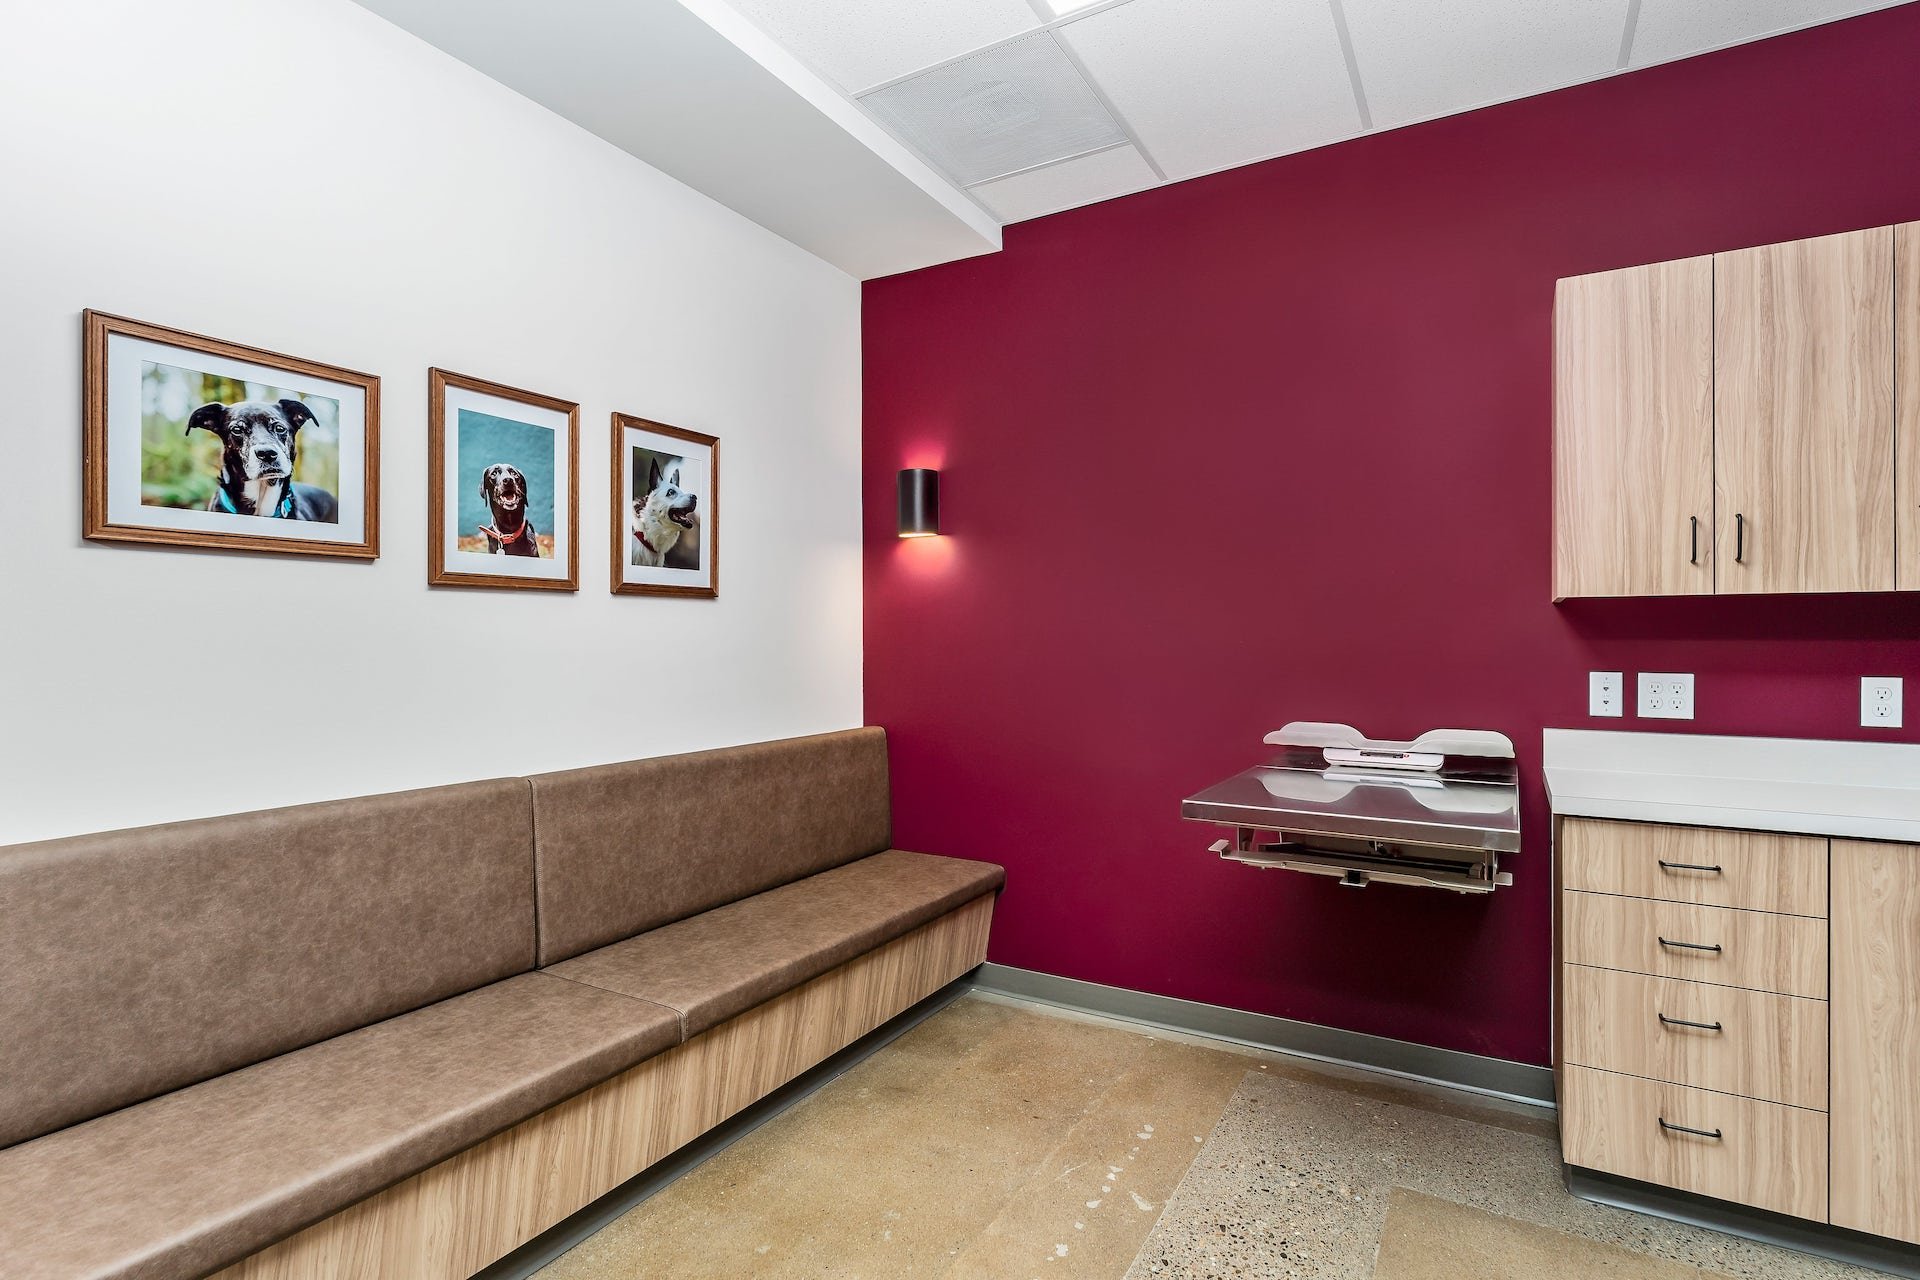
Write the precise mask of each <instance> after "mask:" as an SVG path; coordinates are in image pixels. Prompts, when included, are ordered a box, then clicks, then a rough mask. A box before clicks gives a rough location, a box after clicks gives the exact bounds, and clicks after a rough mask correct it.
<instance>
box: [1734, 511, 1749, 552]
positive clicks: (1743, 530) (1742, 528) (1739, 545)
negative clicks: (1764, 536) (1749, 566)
mask: <svg viewBox="0 0 1920 1280" xmlns="http://www.w3.org/2000/svg"><path fill="white" fill-rule="evenodd" d="M1746 560H1747V518H1746V517H1745V516H1743V515H1741V514H1740V513H1739V512H1738V511H1736V512H1734V513H1733V562H1734V563H1735V564H1745V563H1746Z"/></svg>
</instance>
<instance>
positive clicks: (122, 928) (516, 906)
mask: <svg viewBox="0 0 1920 1280" xmlns="http://www.w3.org/2000/svg"><path fill="white" fill-rule="evenodd" d="M528 794H529V793H528V784H527V781H526V779H524V778H512V779H505V780H501V781H494V782H474V783H465V784H462V785H459V786H451V787H436V788H434V789H431V790H427V791H413V792H403V793H400V794H396V795H384V796H367V797H362V798H358V799H353V800H340V801H335V802H331V803H327V804H314V805H302V806H299V807H297V808H291V809H272V810H267V811H264V812H260V813H244V814H236V815H234V816H231V817H222V818H209V819H204V820H199V821H193V822H177V823H171V824H168V825H166V826H158V827H143V828H139V829H136V830H131V831H115V832H108V833H106V834H103V835H88V836H76V837H73V838H71V839H66V840H48V841H42V842H40V843H37V844H25V845H16V846H13V847H12V848H7V849H0V1146H6V1145H9V1144H11V1143H15V1142H20V1141H24V1140H25V1139H27V1138H31V1137H35V1136H37V1135H39V1134H42V1133H47V1132H49V1131H51V1130H54V1129H58V1128H61V1127H63V1126H65V1125H69V1124H73V1123H75V1122H77V1121H80V1120H85V1119H89V1118H91V1117H93V1116H96V1115H99V1114H101V1113H102V1112H106V1111H110V1110H113V1109H115V1108H118V1107H122V1106H126V1105H128V1104H129V1103H133V1102H138V1101H141V1100H143V1099H145V1098H150V1097H153V1096H154V1095H156V1094H159V1093H164V1092H166V1091H168V1090H171V1089H177V1088H180V1087H182V1086H185V1085H188V1084H192V1083H194V1082H196V1081H199V1080H204V1079H207V1078H209V1077H212V1076H215V1075H219V1074H221V1073H223V1072H227V1071H231V1070H234V1069H236V1068H238V1067H242V1066H245V1065H248V1064H250V1063H254V1062H258V1061H261V1060H262V1059H265V1058H269V1057H272V1056H273V1055H275V1054H279V1053H285V1052H287V1051H288V1050H291V1049H296V1048H299V1047H301V1046H304V1045H308V1044H312V1043H314V1042H316V1041H319V1040H323V1039H326V1038H327V1037H329V1036H333V1035H337V1034H339V1033H341V1032H343V1031H348V1030H351V1029H353V1028H355V1027H359V1026H363V1025H366V1024H367V1023H371V1022H377V1021H379V1020H380V1019H382V1018H388V1017H392V1016H393V1015H395V1014H399V1013H404V1012H406V1011H408V1010H410V1009H415V1008H418V1007H420V1006H422V1005H425V1004H430V1003H432V1002H433V1001H436V1000H440V999H444V998H446V997H448V996H451V995H456V994H458V993H460V992H462V991H468V990H471V989H473V988H475V987H479V986H483V985H485V984H486V983H489V982H493V981H496V980H498V979H500V978H505V977H508V976H511V975H512V974H515V973H521V972H524V971H526V970H527V969H529V968H531V967H532V964H533V932H534V929H533V834H532V822H531V817H532V806H531V804H530V802H529V798H528Z"/></svg>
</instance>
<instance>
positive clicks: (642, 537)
mask: <svg viewBox="0 0 1920 1280" xmlns="http://www.w3.org/2000/svg"><path fill="white" fill-rule="evenodd" d="M633 536H634V537H636V538H638V539H640V545H641V546H643V547H645V548H646V549H647V550H649V551H652V552H653V554H655V555H659V554H660V553H659V552H658V551H656V550H654V546H653V544H652V543H651V542H648V541H647V535H646V534H644V533H642V532H640V531H639V530H638V529H635V530H634V531H633Z"/></svg>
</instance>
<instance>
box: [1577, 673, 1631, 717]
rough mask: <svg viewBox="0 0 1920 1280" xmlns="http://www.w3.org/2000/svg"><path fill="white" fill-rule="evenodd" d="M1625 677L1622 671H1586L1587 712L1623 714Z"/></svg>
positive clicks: (1593, 713) (1612, 714)
mask: <svg viewBox="0 0 1920 1280" xmlns="http://www.w3.org/2000/svg"><path fill="white" fill-rule="evenodd" d="M1626 688H1627V677H1626V673H1625V672H1623V671H1589V672H1587V714H1588V715H1590V716H1623V715H1625V714H1627V708H1626Z"/></svg>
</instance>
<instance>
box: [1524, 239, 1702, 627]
mask: <svg viewBox="0 0 1920 1280" xmlns="http://www.w3.org/2000/svg"><path fill="white" fill-rule="evenodd" d="M1553 347H1554V358H1553V365H1554V374H1553V432H1554V434H1553V470H1554V483H1553V513H1554V530H1553V538H1554V553H1553V594H1554V598H1555V599H1556V600H1558V599H1565V598H1567V597H1569V596H1656V595H1690V594H1700V595H1703V594H1706V593H1708V592H1711V591H1712V590H1713V260H1712V259H1711V258H1688V259H1685V260H1683V261H1680V262H1659V263H1655V264H1653V265H1652V266H1647V267H1629V268H1627V269H1626V270H1624V271H1606V272H1602V273H1600V274H1598V275H1590V276H1577V277H1574V278H1572V279H1568V280H1562V281H1560V283H1559V287H1558V288H1557V289H1556V291H1555V294H1554V309H1553Z"/></svg>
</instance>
